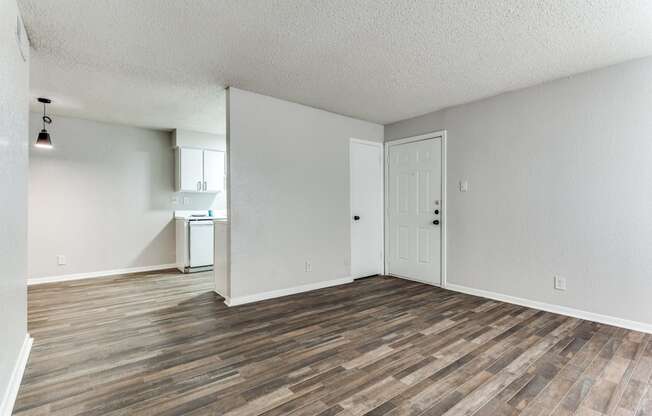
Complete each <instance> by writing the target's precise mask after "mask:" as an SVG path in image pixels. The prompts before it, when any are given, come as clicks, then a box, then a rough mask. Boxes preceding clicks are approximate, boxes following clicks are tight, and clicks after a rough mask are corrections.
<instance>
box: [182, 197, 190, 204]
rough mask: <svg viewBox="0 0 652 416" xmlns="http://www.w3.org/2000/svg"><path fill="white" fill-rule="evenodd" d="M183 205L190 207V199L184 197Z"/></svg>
mask: <svg viewBox="0 0 652 416" xmlns="http://www.w3.org/2000/svg"><path fill="white" fill-rule="evenodd" d="M183 205H190V198H188V197H187V196H184V197H183Z"/></svg>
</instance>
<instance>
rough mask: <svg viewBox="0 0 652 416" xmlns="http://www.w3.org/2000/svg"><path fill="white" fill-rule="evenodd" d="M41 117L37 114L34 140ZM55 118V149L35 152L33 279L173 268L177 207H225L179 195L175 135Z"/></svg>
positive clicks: (31, 220) (31, 215)
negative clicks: (187, 200)
mask: <svg viewBox="0 0 652 416" xmlns="http://www.w3.org/2000/svg"><path fill="white" fill-rule="evenodd" d="M40 117H41V116H40V114H35V113H32V114H31V117H30V137H32V136H33V137H36V135H37V133H38V130H39V129H40V128H41V125H40ZM53 119H54V122H53V124H52V125H51V127H50V132H51V137H52V141H53V143H54V148H53V149H39V148H34V147H33V146H32V147H31V148H30V190H29V253H30V256H29V275H30V277H31V278H35V279H38V278H39V277H50V276H60V275H67V274H77V273H89V272H98V271H107V270H116V269H125V268H133V267H144V266H156V265H164V264H171V263H174V262H175V238H174V226H173V221H172V216H173V210H174V209H209V208H213V209H225V208H226V206H225V205H226V201H225V200H224V198H221V199H220V198H216V196H215V195H214V194H207V195H200V194H175V193H174V152H173V150H172V142H171V139H170V134H169V133H168V132H163V131H157V130H149V129H143V128H136V127H127V126H121V125H116V124H108V123H99V122H93V121H87V120H81V119H75V118H68V117H59V116H53ZM173 195H176V196H177V197H178V200H179V205H176V206H175V205H173V204H172V196H173ZM184 196H185V197H188V198H190V204H189V205H182V203H183V198H184ZM59 254H62V255H65V256H66V260H67V264H66V265H65V266H59V265H57V257H56V256H57V255H59Z"/></svg>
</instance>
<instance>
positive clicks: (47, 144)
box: [34, 98, 52, 149]
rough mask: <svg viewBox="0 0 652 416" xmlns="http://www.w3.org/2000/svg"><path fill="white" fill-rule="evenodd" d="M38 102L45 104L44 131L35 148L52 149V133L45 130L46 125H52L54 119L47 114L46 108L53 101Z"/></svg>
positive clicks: (44, 99)
mask: <svg viewBox="0 0 652 416" xmlns="http://www.w3.org/2000/svg"><path fill="white" fill-rule="evenodd" d="M38 102H39V103H43V129H42V130H41V132H40V133H39V134H38V138H37V139H36V144H35V145H34V146H36V147H42V148H46V149H51V148H52V140H50V133H48V131H47V130H46V129H45V125H46V124H51V123H52V119H51V118H50V117H48V115H47V114H46V113H45V106H46V105H48V104H50V103H51V102H52V100H50V99H49V98H39V99H38Z"/></svg>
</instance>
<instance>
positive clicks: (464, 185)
mask: <svg viewBox="0 0 652 416" xmlns="http://www.w3.org/2000/svg"><path fill="white" fill-rule="evenodd" d="M468 191H469V181H466V180H464V181H460V192H468Z"/></svg>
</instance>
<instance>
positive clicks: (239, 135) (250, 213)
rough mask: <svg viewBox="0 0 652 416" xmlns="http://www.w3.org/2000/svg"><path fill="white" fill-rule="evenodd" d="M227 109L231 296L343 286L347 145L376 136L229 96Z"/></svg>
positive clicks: (286, 106)
mask: <svg viewBox="0 0 652 416" xmlns="http://www.w3.org/2000/svg"><path fill="white" fill-rule="evenodd" d="M228 101H229V103H228V108H229V110H228V111H229V121H228V126H229V127H228V129H229V131H228V133H227V136H228V146H229V152H230V153H229V169H230V219H231V241H230V245H231V297H232V298H234V297H241V296H245V295H254V294H259V293H262V292H267V291H272V290H279V289H287V288H292V287H296V286H300V285H306V284H318V283H320V282H324V281H329V280H333V279H338V278H345V277H349V276H350V218H349V214H350V212H349V150H348V149H349V139H350V138H352V137H354V138H358V139H366V140H374V141H382V138H383V127H382V126H381V125H378V124H373V123H368V122H364V121H359V120H356V119H352V118H349V117H344V116H340V115H337V114H333V113H329V112H326V111H321V110H316V109H314V108H310V107H306V106H303V105H299V104H294V103H290V102H287V101H283V100H279V99H275V98H271V97H266V96H263V95H259V94H254V93H251V92H247V91H243V90H239V89H236V88H231V89H230V91H229V98H228ZM306 260H310V261H311V263H312V272H309V273H308V272H305V271H304V268H305V261H306Z"/></svg>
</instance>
